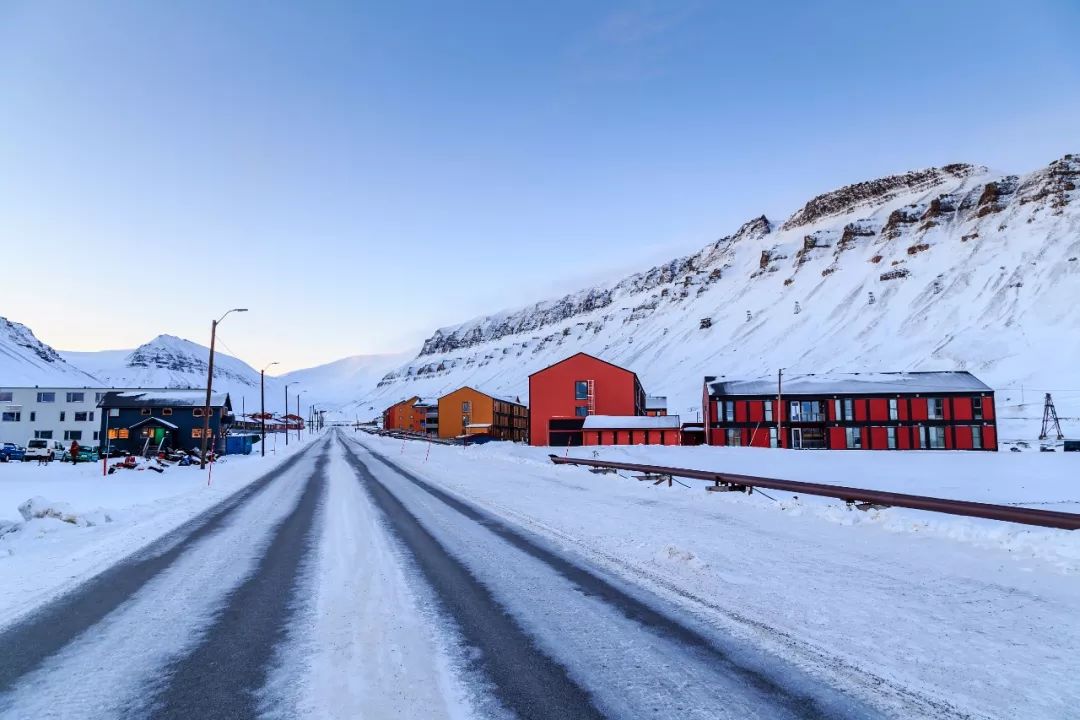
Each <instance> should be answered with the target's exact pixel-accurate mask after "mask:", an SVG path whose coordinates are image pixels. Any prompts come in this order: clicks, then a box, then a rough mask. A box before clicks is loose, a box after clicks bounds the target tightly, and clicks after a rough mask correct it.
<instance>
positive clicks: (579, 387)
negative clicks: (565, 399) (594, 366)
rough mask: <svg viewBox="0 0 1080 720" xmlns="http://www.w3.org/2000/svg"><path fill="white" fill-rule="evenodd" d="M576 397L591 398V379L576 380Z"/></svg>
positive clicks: (576, 398) (580, 398)
mask: <svg viewBox="0 0 1080 720" xmlns="http://www.w3.org/2000/svg"><path fill="white" fill-rule="evenodd" d="M574 399H575V400H588V399H589V381H588V380H575V381H574Z"/></svg>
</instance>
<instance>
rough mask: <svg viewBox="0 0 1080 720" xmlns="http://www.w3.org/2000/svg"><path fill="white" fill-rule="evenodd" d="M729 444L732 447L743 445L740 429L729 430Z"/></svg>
mask: <svg viewBox="0 0 1080 720" xmlns="http://www.w3.org/2000/svg"><path fill="white" fill-rule="evenodd" d="M727 444H728V445H730V446H731V447H738V446H740V445H742V430H740V429H739V428H728V431H727Z"/></svg>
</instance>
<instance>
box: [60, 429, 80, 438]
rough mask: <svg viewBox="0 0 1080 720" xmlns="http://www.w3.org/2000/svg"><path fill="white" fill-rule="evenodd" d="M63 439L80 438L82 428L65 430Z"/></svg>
mask: <svg viewBox="0 0 1080 720" xmlns="http://www.w3.org/2000/svg"><path fill="white" fill-rule="evenodd" d="M64 439H65V440H82V430H65V431H64Z"/></svg>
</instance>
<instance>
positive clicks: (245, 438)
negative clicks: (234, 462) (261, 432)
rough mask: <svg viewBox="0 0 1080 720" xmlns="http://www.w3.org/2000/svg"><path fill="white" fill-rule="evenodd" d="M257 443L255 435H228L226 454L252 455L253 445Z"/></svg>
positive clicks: (226, 438) (226, 437)
mask: <svg viewBox="0 0 1080 720" xmlns="http://www.w3.org/2000/svg"><path fill="white" fill-rule="evenodd" d="M254 444H255V436H254V435H226V436H225V454H226V455H250V454H251V447H252V445H254Z"/></svg>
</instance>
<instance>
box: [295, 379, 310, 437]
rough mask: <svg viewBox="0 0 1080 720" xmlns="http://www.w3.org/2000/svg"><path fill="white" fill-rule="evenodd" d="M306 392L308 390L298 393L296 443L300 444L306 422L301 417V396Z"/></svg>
mask: <svg viewBox="0 0 1080 720" xmlns="http://www.w3.org/2000/svg"><path fill="white" fill-rule="evenodd" d="M306 392H307V390H301V391H300V392H298V393H296V442H300V429H301V424H302V423H303V422H304V418H302V417H300V396H301V395H303V394H304V393H306Z"/></svg>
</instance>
